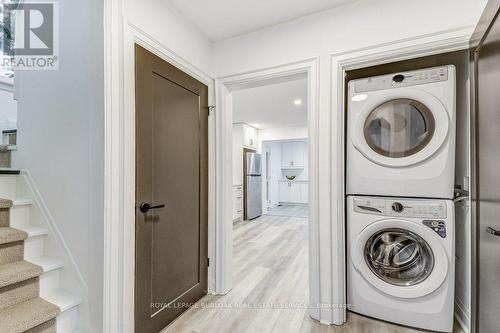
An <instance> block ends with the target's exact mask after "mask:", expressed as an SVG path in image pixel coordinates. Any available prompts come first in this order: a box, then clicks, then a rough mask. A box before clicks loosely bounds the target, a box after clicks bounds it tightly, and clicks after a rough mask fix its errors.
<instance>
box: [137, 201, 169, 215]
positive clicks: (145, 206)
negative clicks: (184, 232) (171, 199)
mask: <svg viewBox="0 0 500 333" xmlns="http://www.w3.org/2000/svg"><path fill="white" fill-rule="evenodd" d="M163 207H165V204H161V205H156V206H153V205H152V204H150V203H147V202H143V203H141V205H140V206H139V210H140V211H141V212H142V213H147V212H149V210H150V209H158V208H163Z"/></svg>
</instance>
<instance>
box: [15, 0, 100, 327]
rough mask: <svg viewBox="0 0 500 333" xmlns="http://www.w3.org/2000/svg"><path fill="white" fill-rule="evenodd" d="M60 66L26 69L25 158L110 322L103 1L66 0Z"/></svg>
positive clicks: (94, 312) (22, 88) (21, 95)
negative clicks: (105, 300)
mask: <svg viewBox="0 0 500 333" xmlns="http://www.w3.org/2000/svg"><path fill="white" fill-rule="evenodd" d="M59 10H60V15H59V20H60V22H59V23H60V31H59V45H60V54H59V70H57V71H18V72H17V73H16V76H17V80H16V84H18V87H16V89H17V92H18V110H19V112H18V128H19V135H18V146H19V147H18V151H17V153H16V154H17V164H18V166H19V167H20V168H22V169H27V170H28V171H29V172H30V174H31V175H32V177H33V179H34V182H35V184H36V186H37V187H38V190H39V191H40V193H41V195H42V197H43V200H44V201H45V202H46V204H47V206H48V209H49V211H50V213H51V215H52V216H53V218H54V219H55V223H56V224H57V227H58V229H59V230H60V231H61V233H62V235H63V237H64V239H65V241H66V242H67V244H68V246H69V249H70V251H71V253H72V255H73V257H74V258H75V261H76V263H77V265H78V266H79V269H80V270H81V272H82V274H83V277H84V278H85V280H86V282H87V284H88V286H89V295H88V301H89V303H90V304H91V305H90V306H89V307H88V309H87V310H88V311H89V313H90V318H86V319H84V320H83V322H82V324H83V325H86V326H87V329H85V326H84V327H83V328H84V330H86V331H89V332H99V330H100V329H101V326H102V313H103V311H102V286H103V247H104V243H103V217H104V208H103V204H104V202H103V200H104V199H103V191H104V184H103V183H104V174H103V169H104V135H103V134H104V96H103V95H104V76H103V57H104V47H103V38H104V31H103V2H102V1H100V0H88V1H79V0H64V1H60V2H59Z"/></svg>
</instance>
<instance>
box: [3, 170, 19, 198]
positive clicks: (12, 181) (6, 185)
mask: <svg viewBox="0 0 500 333" xmlns="http://www.w3.org/2000/svg"><path fill="white" fill-rule="evenodd" d="M16 180H17V176H15V175H0V198H2V199H10V200H13V199H15V198H16Z"/></svg>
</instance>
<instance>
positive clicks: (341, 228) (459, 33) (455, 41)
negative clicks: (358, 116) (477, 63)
mask: <svg viewBox="0 0 500 333" xmlns="http://www.w3.org/2000/svg"><path fill="white" fill-rule="evenodd" d="M473 29H474V27H473V26H466V27H459V28H456V29H450V30H446V31H440V32H436V33H433V34H428V35H422V36H417V37H415V38H407V39H402V40H399V41H395V42H391V43H383V44H379V45H374V46H371V47H366V48H360V49H357V50H352V51H350V52H340V53H334V54H331V55H330V64H331V92H332V94H331V102H332V103H331V107H332V109H331V112H332V113H337V118H335V117H332V129H336V133H337V136H336V139H337V140H338V142H332V156H337V163H336V167H337V175H338V178H337V180H338V184H335V181H336V180H335V179H333V180H332V181H333V182H334V184H333V186H335V185H337V189H338V194H337V195H338V196H339V198H342V204H340V206H339V212H338V214H337V216H338V220H337V221H338V223H337V226H336V228H335V227H334V228H332V231H333V230H335V231H336V234H333V235H332V239H333V241H334V242H335V244H336V246H334V245H332V247H335V248H336V250H337V253H336V254H337V258H336V259H337V262H338V263H341V265H339V266H338V271H339V274H338V281H339V283H340V285H339V288H338V292H339V295H337V297H338V299H341V297H344V299H345V293H346V281H345V269H346V267H345V260H346V258H345V253H344V249H345V213H344V207H345V194H344V181H345V179H344V175H345V172H344V168H345V153H344V150H345V148H344V135H345V131H344V128H345V119H344V118H345V112H346V111H345V108H344V105H345V95H344V94H345V89H344V77H345V74H346V71H348V70H353V69H359V68H363V67H370V66H376V65H380V64H384V63H390V62H395V61H402V60H407V59H414V58H419V57H424V56H429V55H433V54H439V53H447V52H453V51H458V50H464V49H467V48H468V46H469V38H470V35H471V33H472V31H473ZM338 110H340V112H339V111H338ZM334 138H335V136H333V135H332V139H334ZM332 166H335V163H334V164H332ZM332 199H334V198H333V197H332ZM336 204H337V203H334V202H332V207H336ZM334 291H335V289H334ZM341 319H342V322H345V321H346V311H343V318H340V317H339V318H336V321H335V322H334V323H335V324H339V323H341V321H340V320H341Z"/></svg>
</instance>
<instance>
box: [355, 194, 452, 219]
mask: <svg viewBox="0 0 500 333" xmlns="http://www.w3.org/2000/svg"><path fill="white" fill-rule="evenodd" d="M353 201H354V211H355V212H357V213H363V214H371V215H384V216H390V217H408V218H427V219H445V218H446V217H447V212H446V203H445V202H442V201H437V200H425V199H414V200H406V199H397V198H376V197H363V198H361V197H357V198H354V200H353Z"/></svg>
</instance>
